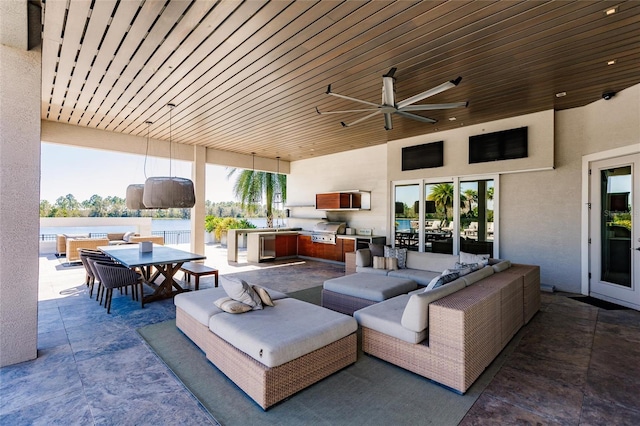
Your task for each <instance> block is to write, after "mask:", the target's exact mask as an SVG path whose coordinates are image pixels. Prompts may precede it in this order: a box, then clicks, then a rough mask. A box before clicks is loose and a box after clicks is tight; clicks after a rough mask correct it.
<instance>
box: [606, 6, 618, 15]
mask: <svg viewBox="0 0 640 426" xmlns="http://www.w3.org/2000/svg"><path fill="white" fill-rule="evenodd" d="M617 11H618V6H616V7H611V8H609V9H607V10H605V11H604V14H605V15H607V16H609V15H613V14H614V13H616V12H617Z"/></svg>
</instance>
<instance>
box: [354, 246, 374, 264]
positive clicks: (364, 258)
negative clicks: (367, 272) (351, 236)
mask: <svg viewBox="0 0 640 426" xmlns="http://www.w3.org/2000/svg"><path fill="white" fill-rule="evenodd" d="M371 261H372V256H371V250H369V249H359V250H356V267H358V266H362V267H365V268H366V267H368V266H371Z"/></svg>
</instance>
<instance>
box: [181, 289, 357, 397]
mask: <svg viewBox="0 0 640 426" xmlns="http://www.w3.org/2000/svg"><path fill="white" fill-rule="evenodd" d="M269 294H270V295H271V299H272V300H273V304H274V306H273V307H271V306H265V307H264V309H262V310H252V311H249V312H245V313H242V314H232V313H227V312H223V311H222V310H221V309H219V308H218V307H217V306H216V305H214V301H216V300H218V299H220V298H223V297H225V296H227V294H226V292H225V290H224V288H222V287H218V288H211V289H206V290H200V291H194V292H187V293H181V294H179V295H176V296H175V299H174V301H175V305H176V326H177V327H178V328H179V329H180V330H181V331H182V332H183V333H184V334H185V335H186V336H187V337H189V338H190V339H191V340H192V341H193V342H194V343H195V344H196V345H197V346H198V347H199V348H200V349H201V350H202V351H203V352H204V353H205V354H206V356H207V359H208V360H209V361H211V362H212V363H213V364H214V365H215V366H216V367H217V368H218V369H219V370H220V371H221V372H223V373H224V374H225V375H226V376H227V377H228V378H229V379H231V380H232V381H233V382H234V383H235V384H236V385H238V387H240V388H241V389H242V390H243V391H244V392H245V393H246V394H247V395H248V396H249V397H251V398H252V399H253V400H254V401H255V402H256V403H257V404H258V405H259V406H260V407H262V409H264V410H266V409H267V408H268V407H270V406H272V405H273V404H275V403H277V402H279V401H281V400H283V399H285V398H287V397H289V396H291V395H293V394H294V393H296V392H298V391H300V390H302V389H304V388H306V387H307V386H310V385H311V384H313V383H315V382H317V381H319V380H321V379H323V378H325V377H327V376H329V375H330V374H333V373H335V372H336V371H338V370H340V369H342V368H344V367H346V366H348V365H350V364H353V363H354V362H356V358H357V338H356V330H357V327H358V325H357V323H356V321H355V320H354V319H353V318H351V317H349V316H346V315H343V314H340V313H337V312H333V311H331V310H328V309H324V308H322V307H319V306H316V305H313V304H311V303H307V302H303V301H300V300H296V299H293V298H288V297H286V295H285V294H283V293H279V292H275V291H271V290H269Z"/></svg>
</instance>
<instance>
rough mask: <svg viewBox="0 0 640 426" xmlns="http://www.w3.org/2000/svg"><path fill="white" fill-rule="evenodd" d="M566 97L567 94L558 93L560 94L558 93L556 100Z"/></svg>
mask: <svg viewBox="0 0 640 426" xmlns="http://www.w3.org/2000/svg"><path fill="white" fill-rule="evenodd" d="M564 96H567V92H558V93H556V98H562V97H564Z"/></svg>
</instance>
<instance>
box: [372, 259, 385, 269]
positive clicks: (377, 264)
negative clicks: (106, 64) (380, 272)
mask: <svg viewBox="0 0 640 426" xmlns="http://www.w3.org/2000/svg"><path fill="white" fill-rule="evenodd" d="M373 269H386V268H385V262H384V257H382V256H373Z"/></svg>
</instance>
